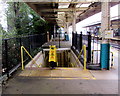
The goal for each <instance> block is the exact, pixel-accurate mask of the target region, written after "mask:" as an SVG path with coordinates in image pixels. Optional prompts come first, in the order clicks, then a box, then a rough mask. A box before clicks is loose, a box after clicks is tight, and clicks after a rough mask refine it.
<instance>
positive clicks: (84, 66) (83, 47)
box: [77, 45, 87, 70]
mask: <svg viewBox="0 0 120 96" xmlns="http://www.w3.org/2000/svg"><path fill="white" fill-rule="evenodd" d="M82 52H83V53H84V57H83V60H84V64H83V69H84V70H86V67H87V64H86V60H87V59H86V45H83V46H82V50H81V51H80V53H79V55H78V58H77V62H78V61H79V58H80V56H81V55H82Z"/></svg>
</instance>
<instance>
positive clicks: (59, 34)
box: [58, 29, 61, 48]
mask: <svg viewBox="0 0 120 96" xmlns="http://www.w3.org/2000/svg"><path fill="white" fill-rule="evenodd" d="M60 32H61V29H60V30H59V33H58V34H59V48H60Z"/></svg>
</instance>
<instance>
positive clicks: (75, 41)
mask: <svg viewBox="0 0 120 96" xmlns="http://www.w3.org/2000/svg"><path fill="white" fill-rule="evenodd" d="M75 48H76V49H77V48H78V47H77V32H76V34H75Z"/></svg>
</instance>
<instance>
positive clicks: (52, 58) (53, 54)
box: [49, 45, 57, 63]
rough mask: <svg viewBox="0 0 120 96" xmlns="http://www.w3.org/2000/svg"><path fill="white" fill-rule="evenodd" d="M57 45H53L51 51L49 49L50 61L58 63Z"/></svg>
mask: <svg viewBox="0 0 120 96" xmlns="http://www.w3.org/2000/svg"><path fill="white" fill-rule="evenodd" d="M56 49H57V48H56V46H55V45H51V46H50V51H49V62H55V63H57V53H56Z"/></svg>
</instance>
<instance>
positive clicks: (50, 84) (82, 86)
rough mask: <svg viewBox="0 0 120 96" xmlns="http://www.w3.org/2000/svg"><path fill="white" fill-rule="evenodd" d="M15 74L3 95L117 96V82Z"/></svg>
mask: <svg viewBox="0 0 120 96" xmlns="http://www.w3.org/2000/svg"><path fill="white" fill-rule="evenodd" d="M18 75H19V73H18V72H17V74H16V75H14V76H13V77H12V78H10V79H9V81H8V82H7V83H6V85H4V86H3V94H118V80H111V79H108V80H102V79H96V80H92V79H89V80H85V79H81V78H45V77H21V76H18Z"/></svg>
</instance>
